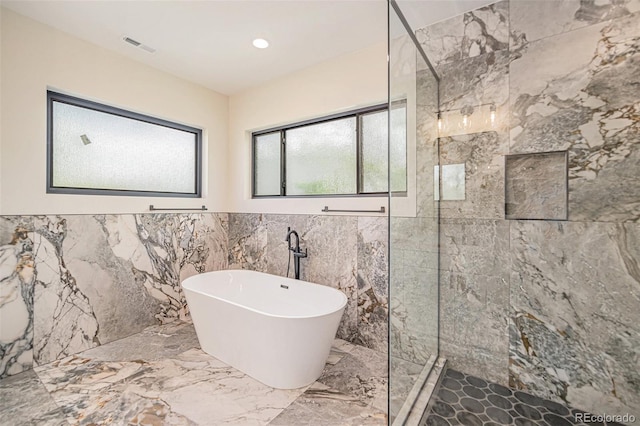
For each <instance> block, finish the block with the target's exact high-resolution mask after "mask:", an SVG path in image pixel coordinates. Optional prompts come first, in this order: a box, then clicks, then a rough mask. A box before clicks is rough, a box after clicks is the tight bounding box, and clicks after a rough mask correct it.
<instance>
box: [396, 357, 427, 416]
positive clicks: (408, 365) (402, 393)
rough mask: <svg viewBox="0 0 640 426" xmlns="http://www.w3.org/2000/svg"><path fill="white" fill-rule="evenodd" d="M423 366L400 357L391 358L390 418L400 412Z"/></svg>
mask: <svg viewBox="0 0 640 426" xmlns="http://www.w3.org/2000/svg"><path fill="white" fill-rule="evenodd" d="M423 368H424V366H423V365H420V364H416V363H413V362H409V361H405V360H404V359H401V358H396V357H392V358H391V371H390V373H389V376H390V377H389V388H390V389H391V401H390V405H389V408H390V410H391V413H390V415H391V417H392V418H393V416H396V415H397V414H398V412H400V409H401V408H402V406H403V404H404V403H405V400H406V399H407V396H409V392H411V389H413V387H414V385H415V383H416V380H417V379H418V376H420V373H421V372H422V369H423Z"/></svg>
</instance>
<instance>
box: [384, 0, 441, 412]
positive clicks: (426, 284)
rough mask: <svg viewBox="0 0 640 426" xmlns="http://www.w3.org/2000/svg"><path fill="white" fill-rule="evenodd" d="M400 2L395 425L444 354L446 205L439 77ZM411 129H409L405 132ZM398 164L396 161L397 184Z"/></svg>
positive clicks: (393, 255) (394, 39)
mask: <svg viewBox="0 0 640 426" xmlns="http://www.w3.org/2000/svg"><path fill="white" fill-rule="evenodd" d="M407 27H408V25H405V24H404V23H403V19H401V12H400V11H399V8H398V6H397V4H394V2H391V4H390V8H389V103H390V105H391V104H392V103H398V102H400V101H402V102H405V103H406V116H405V117H402V120H404V123H399V120H401V118H400V117H398V116H397V115H393V114H391V115H390V116H389V120H390V123H389V125H390V128H394V126H396V127H397V126H399V125H404V126H405V127H406V132H404V135H406V136H404V135H403V133H402V132H392V133H390V136H389V139H390V140H389V144H390V146H397V144H398V143H399V141H398V140H395V139H396V138H398V137H404V138H405V140H404V141H402V143H404V144H405V145H406V156H407V175H406V180H407V192H406V194H398V193H391V195H390V200H389V207H390V208H389V213H390V217H389V251H390V265H389V293H390V312H389V315H390V330H389V414H390V420H391V422H392V423H393V424H395V425H402V424H404V422H405V419H406V417H407V415H408V414H409V411H410V410H411V408H412V406H413V403H414V401H415V399H416V397H417V396H418V393H419V391H420V389H421V388H422V385H423V384H424V381H425V380H426V378H427V376H428V374H429V372H430V371H431V368H432V366H433V364H434V362H435V360H436V358H437V357H438V301H439V274H438V265H439V254H438V235H439V224H438V223H439V217H438V215H439V204H438V201H436V200H435V198H434V167H435V166H437V165H438V143H439V141H438V127H437V111H438V79H437V77H436V75H435V74H434V73H433V72H432V71H431V69H430V67H429V65H428V63H427V61H426V59H425V56H424V53H423V52H422V51H421V49H419V47H418V46H417V45H416V44H415V43H414V38H413V37H412V36H411V32H410V31H411V29H410V28H407ZM400 135H403V136H400ZM393 167H394V163H393V162H391V163H390V170H389V179H390V187H391V188H393V187H394V186H395V184H394V182H393V180H394V179H397V176H399V174H398V173H394V170H393Z"/></svg>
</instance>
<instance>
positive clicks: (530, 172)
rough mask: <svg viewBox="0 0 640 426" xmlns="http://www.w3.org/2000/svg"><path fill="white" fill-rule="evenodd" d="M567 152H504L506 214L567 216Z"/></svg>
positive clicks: (563, 217)
mask: <svg viewBox="0 0 640 426" xmlns="http://www.w3.org/2000/svg"><path fill="white" fill-rule="evenodd" d="M567 161H568V160H567V152H566V151H557V152H543V153H532V154H517V155H507V156H505V217H506V218H507V219H539V220H540V219H542V220H544V219H546V220H567V216H568V207H567V204H568V201H567V200H568V199H567V193H568V191H567V186H568V184H567Z"/></svg>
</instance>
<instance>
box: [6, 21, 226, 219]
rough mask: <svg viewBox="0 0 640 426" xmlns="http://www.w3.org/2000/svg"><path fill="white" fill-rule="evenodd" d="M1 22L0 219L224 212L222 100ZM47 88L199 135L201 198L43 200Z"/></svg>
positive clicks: (93, 49) (116, 58) (61, 37)
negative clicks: (164, 209) (155, 209)
mask: <svg viewBox="0 0 640 426" xmlns="http://www.w3.org/2000/svg"><path fill="white" fill-rule="evenodd" d="M0 19H1V30H0V31H1V33H0V34H1V45H0V46H1V56H2V59H1V65H0V90H1V96H0V98H1V104H0V108H1V111H2V115H1V117H0V125H1V126H0V127H1V130H0V152H1V157H0V183H2V187H1V188H0V189H1V190H0V214H3V215H13V214H45V213H46V214H52V213H53V214H91V213H135V212H145V211H148V207H149V204H154V205H156V206H171V207H196V206H197V207H199V206H201V205H202V204H205V205H206V206H207V207H208V208H209V209H210V210H213V211H226V210H227V208H226V206H225V192H226V191H227V190H228V189H227V185H226V181H227V140H228V135H227V125H228V98H227V97H226V96H224V95H221V94H218V93H216V92H214V91H211V90H209V89H207V88H204V87H202V86H199V85H196V84H194V83H191V82H188V81H186V80H183V79H180V78H177V77H175V76H173V75H170V74H167V73H164V72H162V71H158V70H156V69H153V68H150V67H148V66H146V65H143V64H141V63H139V62H136V61H133V60H131V59H128V58H125V57H124V56H122V55H119V54H116V53H114V52H112V51H109V50H106V49H103V48H100V47H97V46H96V45H93V44H90V43H87V42H84V41H82V40H80V39H78V38H75V37H72V36H70V35H67V34H65V33H63V32H61V31H58V30H55V29H53V28H51V27H48V26H45V25H43V24H40V23H38V22H36V21H33V20H31V19H28V18H25V17H23V16H21V15H18V14H16V13H14V12H12V11H10V10H8V9H2V14H1V18H0ZM146 54H147V53H146V52H143V51H140V55H146ZM47 88H52V89H56V90H59V91H62V92H64V93H68V94H72V95H76V96H79V97H82V98H86V99H90V100H94V101H98V102H101V103H106V104H109V105H113V106H117V107H121V108H125V109H129V110H132V111H136V112H140V113H143V114H148V115H152V116H156V117H160V118H164V119H167V120H171V121H176V122H179V123H184V124H188V125H191V126H195V127H200V128H202V129H204V146H205V149H204V170H205V174H204V176H203V186H204V197H203V198H202V199H184V198H150V197H120V196H87V195H60V194H46V90H47Z"/></svg>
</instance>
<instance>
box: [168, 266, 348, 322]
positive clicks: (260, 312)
mask: <svg viewBox="0 0 640 426" xmlns="http://www.w3.org/2000/svg"><path fill="white" fill-rule="evenodd" d="M227 271H229V272H233V271H245V269H223V270H220V271H210V272H227ZM253 272H257V271H253ZM207 273H208V272H203V273H201V274H197V275H192V276H190V277H188V278H185V279H184V280H182V281H181V282H180V287H181V288H182V289H183V290H187V291H190V292H192V293H196V294H200V295H202V296H207V297H211V298H213V299H216V300H219V301H221V302H224V303H228V304H230V305H233V306H238V307H240V308H242V309H246V310H248V311H251V312H255V313H257V314H260V315H264V316H267V317H271V318H281V319H307V318H309V319H311V318H322V317H327V316H329V315H333V314H335V313H336V312H338V311H340V310H341V309H344V308H345V307H346V306H347V303H348V302H349V299H348V298H347V295H346V294H344V292H342V291H341V290H338V289H336V288H333V287H329V286H326V285H323V284H317V283H312V282H310V281H304V280H295V279H293V278H287V277H281V276H279V275H274V274H269V273H267V272H259V273H261V274H266V275H272V276H274V277H278V278H281V279H283V280H289V281H294V282H298V281H300V282H303V283H306V284H311V285H319V286H322V287H325V288H326V289H328V290H331V291H336V292H338V293H339V294H340V296H341V297H342V303H340V306H338V307H337V308H336V309H332V310H330V311H328V312H323V313H321V314H315V315H276V314H271V313H269V312H264V311H261V310H258V309H254V308H252V307H250V306H247V305H243V304H241V303H237V302H233V301H231V300H228V299H224V298H222V297H219V296H215V295H213V294H209V293H205V292H203V291H200V290H194V289H191V288H188V287H185V286H184V283H185V281H188V280H189V279H191V278H195V277H199V276H200V275H204V274H207Z"/></svg>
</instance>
